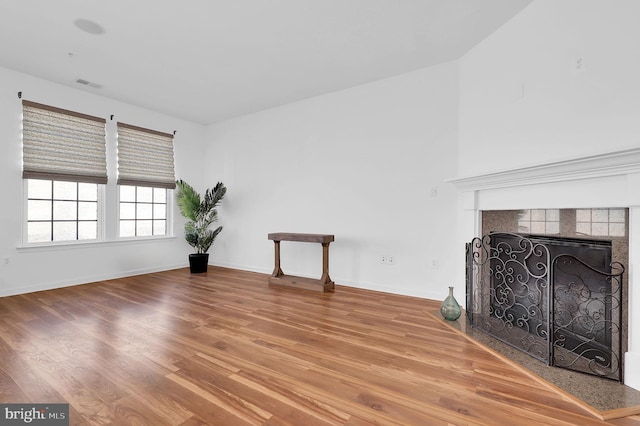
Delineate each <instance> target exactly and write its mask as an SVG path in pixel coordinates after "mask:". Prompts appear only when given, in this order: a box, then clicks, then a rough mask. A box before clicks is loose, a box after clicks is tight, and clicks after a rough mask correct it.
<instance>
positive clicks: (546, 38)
mask: <svg viewBox="0 0 640 426" xmlns="http://www.w3.org/2000/svg"><path fill="white" fill-rule="evenodd" d="M638 16H640V2H638V1H636V0H614V1H607V2H603V1H601V0H563V1H555V0H536V1H534V2H533V3H532V4H531V5H529V6H528V7H527V8H526V9H525V10H524V11H523V12H521V13H520V14H519V15H517V16H516V17H515V18H514V19H512V20H511V21H509V22H507V23H506V24H505V25H504V26H503V27H502V28H500V29H499V30H498V31H497V32H495V33H494V34H492V35H491V36H489V37H488V38H487V39H486V40H485V41H484V42H482V43H480V44H479V45H478V46H476V47H475V48H474V49H472V51H471V52H469V53H468V54H467V55H465V56H464V57H463V58H462V59H461V60H460V160H459V164H460V174H461V175H463V176H467V175H475V174H480V173H486V172H491V171H495V170H496V169H498V170H503V169H508V168H511V166H509V163H508V164H502V163H500V164H498V163H497V160H498V159H500V160H503V159H504V160H505V161H508V162H510V164H511V165H512V166H513V167H520V166H527V165H533V164H540V163H546V162H549V161H553V160H556V159H570V158H574V157H579V156H583V155H591V154H598V153H601V152H607V151H614V150H622V149H626V148H633V147H637V146H638V145H639V144H640V136H639V135H640V120H638V116H639V115H640V96H638V95H639V94H640V79H639V78H638V75H640V56H639V55H638V54H637V49H638V46H637V41H638V39H640V26H638V24H637V17H638ZM580 58H581V60H582V64H583V65H582V68H581V69H579V70H578V69H577V68H578V66H577V61H578V60H579V59H580Z"/></svg>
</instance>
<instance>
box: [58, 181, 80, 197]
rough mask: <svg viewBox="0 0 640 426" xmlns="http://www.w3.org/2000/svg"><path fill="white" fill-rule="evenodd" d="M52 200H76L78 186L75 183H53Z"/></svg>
mask: <svg viewBox="0 0 640 426" xmlns="http://www.w3.org/2000/svg"><path fill="white" fill-rule="evenodd" d="M53 199H54V200H77V199H78V184H77V183H76V182H61V181H54V182H53Z"/></svg>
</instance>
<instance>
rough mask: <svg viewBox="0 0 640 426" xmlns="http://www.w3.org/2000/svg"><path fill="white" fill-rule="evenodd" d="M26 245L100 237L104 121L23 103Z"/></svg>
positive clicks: (103, 174) (104, 172) (105, 176)
mask: <svg viewBox="0 0 640 426" xmlns="http://www.w3.org/2000/svg"><path fill="white" fill-rule="evenodd" d="M22 128H23V131H22V157H23V164H22V177H23V179H24V182H25V193H26V232H25V233H24V234H25V237H24V239H25V240H26V242H27V243H44V242H59V241H78V240H97V239H99V238H100V236H101V235H100V232H99V229H100V223H99V217H100V216H99V214H98V212H99V208H100V204H101V197H100V192H101V191H100V189H99V188H100V187H101V186H102V185H103V184H106V183H107V162H106V139H105V137H106V130H105V120H104V119H101V118H97V117H92V116H89V115H85V114H80V113H77V112H74V111H68V110H64V109H60V108H56V107H51V106H48V105H42V104H38V103H35V102H30V101H27V100H23V101H22Z"/></svg>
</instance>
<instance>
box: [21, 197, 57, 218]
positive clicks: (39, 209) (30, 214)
mask: <svg viewBox="0 0 640 426" xmlns="http://www.w3.org/2000/svg"><path fill="white" fill-rule="evenodd" d="M27 220H51V201H40V200H29V201H27Z"/></svg>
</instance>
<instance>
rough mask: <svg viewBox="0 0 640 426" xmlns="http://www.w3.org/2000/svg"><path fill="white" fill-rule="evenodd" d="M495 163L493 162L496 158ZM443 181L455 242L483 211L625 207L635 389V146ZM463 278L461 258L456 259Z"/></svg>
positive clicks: (639, 233) (638, 282)
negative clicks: (452, 201) (452, 196)
mask: <svg viewBox="0 0 640 426" xmlns="http://www.w3.org/2000/svg"><path fill="white" fill-rule="evenodd" d="M497 162H498V161H497ZM448 182H450V183H452V184H454V185H455V186H456V187H457V188H458V190H459V198H458V224H459V232H458V239H459V241H458V244H459V246H460V247H464V244H465V243H466V242H468V241H471V240H472V239H473V238H474V237H476V236H480V232H481V229H480V226H481V225H480V215H481V211H482V210H505V209H534V208H595V207H626V208H629V265H627V268H626V270H627V271H628V274H629V277H628V278H629V294H628V295H626V296H627V301H628V321H629V329H628V337H629V342H628V343H629V346H628V352H627V353H626V354H625V359H624V380H625V384H626V385H627V386H630V387H633V388H635V389H638V390H640V272H636V273H634V272H635V271H640V148H636V149H628V150H624V151H616V152H609V153H605V154H600V155H592V156H588V157H581V158H575V159H569V160H564V161H556V162H551V163H547V164H540V165H534V166H527V167H522V168H517V169H512V170H504V171H498V172H494V173H488V174H482V175H477V176H469V177H460V178H456V179H451V180H449V181H448ZM460 263H461V264H460V267H459V268H458V271H460V277H458V279H461V280H462V281H461V282H464V281H463V280H464V265H463V263H464V262H463V259H461V260H460Z"/></svg>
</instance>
